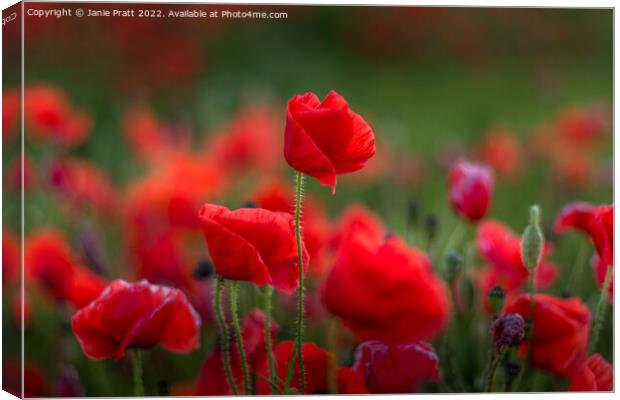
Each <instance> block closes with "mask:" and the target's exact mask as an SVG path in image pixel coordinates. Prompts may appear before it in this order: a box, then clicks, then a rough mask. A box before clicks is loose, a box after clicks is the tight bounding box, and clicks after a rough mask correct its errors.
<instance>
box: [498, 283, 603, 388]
mask: <svg viewBox="0 0 620 400" xmlns="http://www.w3.org/2000/svg"><path fill="white" fill-rule="evenodd" d="M534 299H535V311H534V335H533V337H532V339H531V342H532V346H533V347H532V360H533V362H534V364H535V365H536V366H538V367H539V368H542V369H546V370H549V371H551V372H553V373H556V374H558V375H561V376H564V377H567V378H570V377H571V376H572V375H573V373H574V372H575V371H576V369H577V368H578V367H579V366H580V365H581V363H582V362H583V361H584V360H585V359H586V356H587V348H588V332H589V331H590V321H591V317H590V310H588V307H586V305H585V304H583V303H582V302H581V300H580V299H579V298H577V297H572V298H568V299H559V298H557V297H553V296H550V295H546V294H536V295H535V296H534ZM505 311H506V313H519V314H521V316H522V317H523V318H525V319H528V318H531V316H530V297H529V295H528V294H523V295H521V296H519V297H518V298H517V299H516V300H515V301H514V302H512V303H511V304H509V305H508V306H507V307H506V310H505ZM529 342H530V341H524V342H523V344H522V345H521V347H520V352H521V354H527V347H528V346H529Z"/></svg>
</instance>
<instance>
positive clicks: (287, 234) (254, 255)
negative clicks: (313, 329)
mask: <svg viewBox="0 0 620 400" xmlns="http://www.w3.org/2000/svg"><path fill="white" fill-rule="evenodd" d="M199 215H200V220H201V223H202V229H203V233H204V236H205V239H206V241H207V246H208V248H209V253H210V255H211V258H212V260H213V263H214V264H215V269H216V270H217V272H218V273H219V274H220V275H221V276H223V277H224V278H226V279H232V280H242V281H249V282H253V283H255V284H257V285H260V286H262V285H264V284H270V285H273V286H274V287H275V288H276V289H278V290H280V291H282V292H284V293H287V294H290V293H293V292H294V291H295V290H296V289H297V287H298V285H299V269H298V265H297V264H298V261H297V244H296V242H295V224H294V219H293V216H292V215H291V214H290V213H283V212H273V211H268V210H264V209H261V208H240V209H238V210H235V211H230V210H229V209H228V208H226V207H222V206H217V205H214V204H205V205H203V206H202V208H201V209H200V214H199ZM303 254H304V255H303V259H304V272H305V271H306V270H307V268H308V263H309V256H308V251H307V250H306V247H305V246H303Z"/></svg>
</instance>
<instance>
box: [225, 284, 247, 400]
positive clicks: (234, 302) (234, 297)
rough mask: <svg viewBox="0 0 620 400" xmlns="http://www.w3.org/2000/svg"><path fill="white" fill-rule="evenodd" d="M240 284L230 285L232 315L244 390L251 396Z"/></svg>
mask: <svg viewBox="0 0 620 400" xmlns="http://www.w3.org/2000/svg"><path fill="white" fill-rule="evenodd" d="M238 283H239V281H232V282H231V285H230V314H231V319H232V324H233V330H234V332H235V337H236V338H237V350H238V351H239V358H240V360H241V371H242V373H243V390H244V392H245V394H246V395H248V394H251V393H250V374H249V372H248V360H247V358H246V356H245V346H244V345H243V336H242V335H241V325H240V324H239V310H238V297H239V296H238Z"/></svg>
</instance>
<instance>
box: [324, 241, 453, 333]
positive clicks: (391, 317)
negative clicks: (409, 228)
mask: <svg viewBox="0 0 620 400" xmlns="http://www.w3.org/2000/svg"><path fill="white" fill-rule="evenodd" d="M321 296H322V298H323V303H324V304H325V306H326V307H327V309H328V310H329V311H330V312H331V313H332V314H334V315H336V316H338V317H340V318H341V319H342V320H343V321H344V323H345V325H346V326H348V327H349V328H350V329H351V330H352V331H353V332H354V333H355V334H356V335H358V336H359V337H360V338H361V339H363V340H368V339H379V340H383V341H386V342H401V343H402V342H411V341H417V340H422V339H425V338H428V337H430V336H433V335H435V334H436V333H438V332H439V331H440V330H441V329H442V328H443V327H444V326H445V324H446V322H447V320H448V315H449V311H450V307H449V302H448V294H447V290H446V287H445V285H444V284H443V282H442V281H441V280H440V279H438V278H437V277H436V276H435V275H434V274H433V271H432V268H431V264H430V261H429V258H428V256H427V255H426V254H425V253H423V252H421V251H419V250H417V249H415V248H409V247H408V246H407V245H406V244H405V243H404V242H403V241H402V240H401V239H399V238H397V237H396V236H390V237H387V238H386V239H385V240H382V241H377V240H373V239H371V238H370V237H369V236H368V235H367V234H365V233H364V232H362V233H361V234H359V235H356V234H354V233H352V234H351V235H350V236H349V238H348V239H347V240H346V241H345V242H343V243H342V244H341V246H340V251H339V254H338V256H337V258H336V261H335V263H334V266H333V267H332V269H331V271H330V272H329V275H328V276H327V279H326V281H325V282H324V284H323V287H322V289H321Z"/></svg>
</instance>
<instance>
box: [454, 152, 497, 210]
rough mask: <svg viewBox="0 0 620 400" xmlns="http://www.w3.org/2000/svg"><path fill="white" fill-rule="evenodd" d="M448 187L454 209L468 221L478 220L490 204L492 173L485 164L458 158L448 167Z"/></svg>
mask: <svg viewBox="0 0 620 400" xmlns="http://www.w3.org/2000/svg"><path fill="white" fill-rule="evenodd" d="M448 189H449V192H450V204H451V205H452V208H453V209H454V211H456V212H458V213H459V214H460V215H461V216H462V217H464V218H466V219H468V220H469V221H472V222H475V221H479V220H480V219H482V218H484V216H485V215H486V214H487V212H488V211H489V207H490V206H491V199H492V198H493V173H492V171H491V169H490V168H488V167H487V166H486V165H483V164H475V163H471V162H468V161H463V160H459V161H457V162H455V163H454V164H452V167H451V168H450V173H449V177H448Z"/></svg>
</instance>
